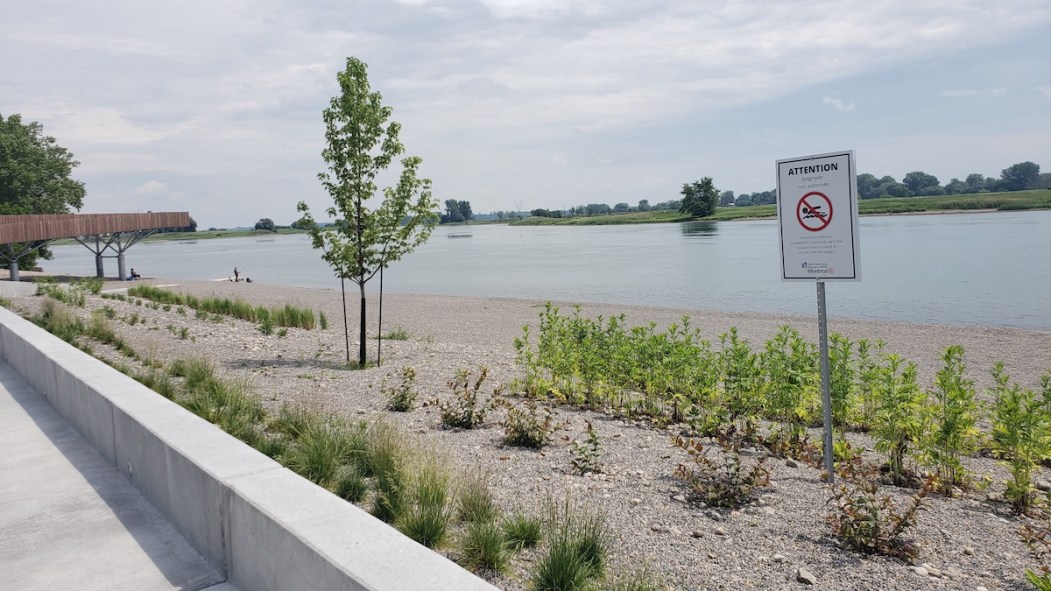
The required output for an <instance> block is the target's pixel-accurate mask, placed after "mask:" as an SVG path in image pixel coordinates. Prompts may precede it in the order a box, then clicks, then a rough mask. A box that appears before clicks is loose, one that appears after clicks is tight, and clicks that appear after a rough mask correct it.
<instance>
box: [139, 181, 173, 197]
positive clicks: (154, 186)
mask: <svg viewBox="0 0 1051 591" xmlns="http://www.w3.org/2000/svg"><path fill="white" fill-rule="evenodd" d="M133 192H134V193H135V194H136V195H140V196H143V197H153V196H157V195H163V194H165V193H167V192H168V185H166V184H164V183H162V182H159V181H152V180H150V181H146V182H145V183H143V184H141V185H139V186H138V187H135V190H134V191H133Z"/></svg>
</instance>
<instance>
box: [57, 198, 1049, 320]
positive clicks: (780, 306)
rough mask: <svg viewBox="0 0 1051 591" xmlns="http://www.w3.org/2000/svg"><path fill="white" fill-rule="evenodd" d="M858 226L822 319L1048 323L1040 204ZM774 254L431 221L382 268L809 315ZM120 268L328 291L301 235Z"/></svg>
mask: <svg viewBox="0 0 1051 591" xmlns="http://www.w3.org/2000/svg"><path fill="white" fill-rule="evenodd" d="M860 233H861V259H860V260H861V270H862V280H861V281H860V282H856V283H847V282H844V283H829V284H828V285H827V288H826V292H827V296H828V312H829V314H830V315H833V316H842V317H852V318H866V319H876V320H898V321H905V322H933V323H946V324H980V325H990V326H1015V327H1027V328H1051V211H1040V212H1003V213H988V214H986V213H976V214H945V215H917V216H886V217H863V218H861V228H860ZM464 234H469V237H466V236H465V237H459V236H460V235H464ZM53 250H54V252H55V258H54V260H52V261H43V264H44V268H45V269H46V270H48V271H52V272H58V273H80V274H93V273H94V260H93V256H92V254H91V253H90V252H89V251H88V250H87V249H85V248H84V247H82V246H80V245H67V246H56V247H53ZM779 257H780V246H779V244H778V229H777V222H776V221H774V220H769V221H735V222H691V223H685V224H652V225H624V226H591V227H587V226H583V227H565V226H562V227H512V226H470V227H451V228H450V227H440V228H438V229H437V230H436V231H435V232H434V234H433V236H432V237H431V239H430V241H428V242H427V243H426V244H425V245H423V246H422V247H420V248H419V249H418V250H417V251H416V252H415V253H413V254H411V255H409V256H408V257H406V258H405V259H404V260H402V261H399V262H396V263H394V264H392V266H391V267H390V268H389V269H387V271H386V275H385V278H384V289H385V290H386V291H388V292H395V293H435V294H447V295H474V296H494V297H515V298H528V299H538V300H546V299H550V300H561V301H578V302H604V303H612V304H639V305H647V306H661V307H681V308H694V309H697V308H701V309H704V308H712V309H719V310H730V311H750V312H767V313H786V314H816V295H815V291H816V290H815V288H814V286H813V285H810V284H807V283H798V282H791V283H788V282H783V281H781V270H780V262H779V260H780V259H779ZM105 264H106V273H107V275H114V274H116V261H115V260H112V259H107V260H106V263H105ZM127 264H128V267H129V268H130V267H135V268H136V269H137V270H138V271H139V273H141V274H143V275H146V276H150V277H165V278H172V279H197V280H209V279H217V278H225V277H229V276H232V274H233V268H234V266H235V265H236V266H237V267H239V268H240V270H241V273H242V276H248V277H251V278H252V279H253V281H256V282H259V283H274V284H282V285H295V286H306V287H325V288H338V287H339V280H338V279H336V278H335V277H334V276H333V275H332V272H331V270H330V269H329V268H328V267H327V266H326V265H325V263H324V262H323V261H322V260H321V258H320V256H319V253H318V252H317V251H314V250H312V249H311V247H310V242H309V239H308V238H307V237H305V236H275V237H273V238H262V239H261V238H230V239H215V240H200V241H188V242H152V243H143V244H138V245H136V246H134V247H132V248H131V250H129V251H128V255H127ZM378 285H379V282H378V278H377V279H376V280H373V282H371V283H369V286H370V288H371V289H372V290H377V289H378Z"/></svg>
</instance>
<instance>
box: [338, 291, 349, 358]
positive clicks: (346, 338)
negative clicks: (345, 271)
mask: <svg viewBox="0 0 1051 591" xmlns="http://www.w3.org/2000/svg"><path fill="white" fill-rule="evenodd" d="M339 291H340V293H342V294H343V340H344V341H346V343H347V365H350V323H348V322H347V280H346V279H344V278H343V277H340V278H339Z"/></svg>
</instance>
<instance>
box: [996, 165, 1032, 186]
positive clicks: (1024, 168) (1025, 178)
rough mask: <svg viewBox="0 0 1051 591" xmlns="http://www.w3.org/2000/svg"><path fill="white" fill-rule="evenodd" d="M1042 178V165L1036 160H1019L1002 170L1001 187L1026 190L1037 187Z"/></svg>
mask: <svg viewBox="0 0 1051 591" xmlns="http://www.w3.org/2000/svg"><path fill="white" fill-rule="evenodd" d="M1039 179H1040V165H1039V164H1036V163H1035V162H1028V161H1026V162H1019V163H1018V164H1014V165H1011V166H1009V167H1007V168H1005V169H1003V171H1001V172H1000V189H1001V190H1003V191H1024V190H1026V189H1035V188H1036V187H1037V181H1038V180H1039Z"/></svg>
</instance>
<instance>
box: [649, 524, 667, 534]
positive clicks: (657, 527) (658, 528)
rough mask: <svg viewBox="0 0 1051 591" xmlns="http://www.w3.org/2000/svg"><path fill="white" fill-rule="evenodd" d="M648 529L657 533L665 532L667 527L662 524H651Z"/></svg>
mask: <svg viewBox="0 0 1051 591" xmlns="http://www.w3.org/2000/svg"><path fill="white" fill-rule="evenodd" d="M650 531H654V532H657V533H659V534H666V533H668V528H666V527H664V526H663V525H651V526H650Z"/></svg>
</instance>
